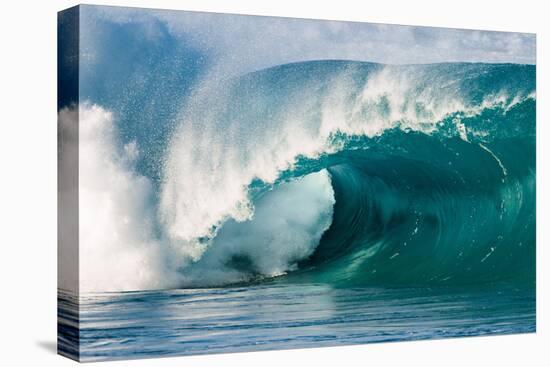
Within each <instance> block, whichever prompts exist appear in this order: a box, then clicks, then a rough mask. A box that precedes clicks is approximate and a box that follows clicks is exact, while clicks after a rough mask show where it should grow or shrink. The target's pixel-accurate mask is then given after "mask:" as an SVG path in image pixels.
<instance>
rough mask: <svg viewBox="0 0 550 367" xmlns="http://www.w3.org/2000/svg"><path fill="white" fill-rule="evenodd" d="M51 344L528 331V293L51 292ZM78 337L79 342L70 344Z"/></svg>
mask: <svg viewBox="0 0 550 367" xmlns="http://www.w3.org/2000/svg"><path fill="white" fill-rule="evenodd" d="M59 297H60V299H59V301H60V302H59V309H58V311H59V331H60V334H59V351H60V352H61V353H62V354H65V355H68V356H71V357H73V358H77V355H79V358H80V360H81V361H100V360H107V359H109V360H112V359H132V358H148V357H160V356H180V355H194V354H204V353H228V352H247V351H260V350H273V349H291V348H309V347H322V346H337V345H352V344H363V343H378V342H393V341H405V340H422V339H439V338H451V337H466V336H478V335H504V334H516V333H530V332H535V330H536V320H535V291H534V289H530V290H526V289H517V288H513V287H508V286H499V285H490V286H484V287H479V286H477V287H458V288H457V287H431V288H426V287H421V288H409V287H406V288H404V287H396V288H383V287H362V288H335V287H331V286H328V285H326V284H258V285H248V286H246V287H229V288H217V289H180V290H168V291H139V292H122V293H96V294H86V295H81V296H80V298H79V299H80V307H79V312H78V314H79V316H80V320H79V326H80V331H79V332H78V331H77V330H76V328H75V327H76V325H77V323H76V321H75V320H76V319H75V318H74V316H75V310H76V307H75V303H74V299H72V300H71V299H70V297H69V296H68V294H66V293H63V292H60V293H59ZM75 338H78V339H79V341H80V347H79V348H80V349H79V350H78V349H75V347H74V343H73V342H74V341H75Z"/></svg>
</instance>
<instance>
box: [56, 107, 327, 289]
mask: <svg viewBox="0 0 550 367" xmlns="http://www.w3.org/2000/svg"><path fill="white" fill-rule="evenodd" d="M72 115H75V111H66V110H63V111H61V112H60V120H62V121H63V120H64V119H65V118H69V117H70V116H72ZM73 120H74V119H73ZM79 120H80V133H79V136H80V139H79V149H80V168H79V172H80V175H79V180H80V184H79V198H80V199H79V200H80V203H79V207H80V218H79V228H80V233H79V239H80V244H79V246H80V256H79V257H80V261H79V267H80V270H79V271H80V290H81V291H84V292H90V291H120V290H137V289H158V288H169V287H177V286H189V285H199V284H203V285H217V284H226V283H229V282H235V281H239V280H244V279H246V278H247V277H248V276H249V275H250V272H249V271H248V270H244V269H243V270H238V269H234V268H231V267H229V266H226V265H228V261H230V260H231V258H232V257H234V256H244V257H247V258H248V259H249V260H250V262H251V266H252V268H253V271H254V273H255V274H256V275H263V276H276V275H280V274H283V273H285V272H287V271H290V270H293V269H294V268H295V267H296V262H297V261H299V260H301V259H303V258H305V257H307V256H309V255H310V254H311V253H312V252H313V251H314V249H315V247H316V246H317V244H318V242H319V239H320V237H321V235H322V233H323V232H324V231H325V230H326V229H327V228H328V227H329V225H330V223H331V221H332V207H333V204H334V196H333V192H332V187H331V185H330V178H329V175H328V172H326V171H322V172H319V173H315V174H311V175H308V176H306V177H305V178H303V179H301V180H297V181H294V182H290V183H286V184H282V185H280V186H278V187H277V188H276V189H274V190H272V191H270V192H268V193H266V194H265V195H264V196H263V197H262V198H261V199H260V200H259V201H258V203H257V208H256V211H255V212H254V214H252V212H249V214H247V216H243V217H239V216H235V217H236V218H235V219H236V220H241V221H244V223H239V222H237V221H236V220H235V219H234V220H232V221H231V222H230V223H228V224H227V225H226V226H225V227H224V228H223V230H222V231H220V232H219V236H218V238H216V241H215V242H214V243H213V244H210V245H211V246H212V251H209V252H208V256H205V258H204V259H201V256H202V252H203V251H204V249H205V248H206V247H205V245H200V244H199V241H197V238H195V237H190V238H189V239H188V240H186V241H184V240H182V241H180V242H173V241H172V240H169V239H167V237H168V236H166V235H165V234H164V233H163V232H166V231H167V229H166V228H164V227H162V224H160V223H159V222H158V220H157V218H158V215H157V212H156V202H155V198H154V197H153V190H152V184H151V182H150V181H149V180H148V179H147V178H146V177H144V176H142V175H139V174H138V173H136V168H135V162H136V159H137V158H138V157H139V147H138V145H137V143H136V142H135V141H133V142H131V143H129V144H126V145H124V146H120V143H119V142H118V139H117V130H116V123H115V121H114V117H113V114H112V113H111V112H109V111H108V110H106V109H104V108H102V107H100V106H97V105H91V104H83V105H81V106H80V109H79ZM70 126H72V125H70ZM201 184H208V181H206V182H202V183H201V182H200V181H195V185H201ZM243 195H245V194H243ZM202 205H208V202H202ZM211 205H213V208H215V207H216V204H215V202H212V203H211ZM195 210H197V211H199V209H198V208H197V209H195ZM243 211H244V210H243ZM159 227H160V234H158V233H157V231H155V228H159ZM201 246H202V247H204V248H202V247H201ZM197 249H199V250H200V251H197ZM64 250H66V249H64ZM195 251H196V252H195ZM70 276H71V274H68V275H67V277H70Z"/></svg>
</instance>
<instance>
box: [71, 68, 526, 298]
mask: <svg viewBox="0 0 550 367" xmlns="http://www.w3.org/2000/svg"><path fill="white" fill-rule="evenodd" d="M535 103H536V97H535V69H534V67H533V66H527V65H512V64H455V63H451V64H433V65H409V66H388V65H380V64H373V63H364V62H351V61H312V62H305V63H296V64H288V65H282V66H279V67H275V68H270V69H267V70H262V71H258V72H254V73H251V74H247V75H245V76H242V77H240V78H235V79H231V80H226V81H223V82H218V83H212V82H205V83H204V84H203V85H202V86H200V87H199V88H197V89H196V90H195V92H194V94H193V95H192V96H191V97H190V99H189V101H188V102H187V103H186V105H185V106H184V108H183V110H182V113H181V116H180V118H179V124H178V127H177V128H176V130H175V131H174V132H173V134H172V138H171V140H170V142H169V148H168V150H167V153H166V156H165V158H164V161H163V168H162V171H163V172H164V173H163V175H164V177H163V179H162V183H161V185H160V189H159V192H158V194H151V193H150V192H149V191H148V190H145V191H147V200H146V203H147V204H144V208H145V207H146V208H147V210H146V211H145V210H143V211H142V212H145V213H147V215H146V218H147V220H148V221H149V222H148V225H149V226H150V227H151V228H149V229H145V230H144V229H143V228H141V229H139V231H138V232H137V233H141V234H142V235H143V236H142V237H144V238H146V239H147V241H145V242H148V243H153V245H147V246H145V247H146V248H147V249H148V250H147V251H150V252H153V253H154V254H155V255H154V256H152V257H150V255H147V256H145V257H144V258H145V259H151V258H152V259H155V260H154V261H152V260H140V261H141V262H138V263H140V264H141V265H140V266H141V269H142V272H143V271H144V270H143V269H150V271H149V272H147V274H156V275H152V276H151V277H152V278H155V279H154V281H152V280H151V279H149V280H148V281H147V282H143V283H142V284H140V282H137V283H136V281H135V279H133V282H132V284H126V285H125V284H124V283H123V282H122V283H121V285H120V286H118V287H117V289H126V290H127V289H128V288H140V289H143V288H150V287H196V286H220V285H228V284H233V283H238V282H241V283H242V282H250V281H258V280H265V279H273V278H276V279H278V280H280V281H314V282H330V283H334V284H340V285H366V284H370V285H380V284H382V285H388V284H407V285H411V284H437V283H444V284H458V283H460V284H464V283H483V282H495V281H506V282H527V283H530V282H533V281H534V276H535V275H534V274H535V270H534V266H535V265H534V264H535V260H534V259H535V209H534V208H535ZM138 146H139V142H136V145H135V147H134V148H132V147H130V148H127V149H126V151H130V152H132V151H134V150H135V151H137V149H138ZM124 167H126V168H125V169H126V170H129V171H132V169H133V168H132V166H131V165H128V164H126V165H125V166H124ZM138 176H139V175H136V174H134V175H133V176H132V177H134V178H136V177H138ZM94 177H96V176H94ZM138 178H139V180H146V178H145V177H138ZM96 179H97V177H96ZM83 184H85V183H83ZM153 191H154V190H153ZM151 195H152V196H154V198H151V197H150V196H151ZM121 196H124V194H122V193H119V195H118V196H117V197H119V198H120V197H121ZM129 202H131V203H132V206H133V207H132V208H128V210H130V209H132V210H135V209H136V208H135V205H137V204H136V202H139V200H138V199H137V198H132V199H131V200H130V201H129ZM124 205H126V204H124ZM124 205H123V207H124ZM124 211H125V210H122V209H120V208H119V211H118V213H117V215H118V216H119V217H120V216H124ZM113 222H116V220H115V219H113ZM132 228H133V229H134V230H136V228H135V227H132ZM145 228H147V226H146V227H145ZM131 232H132V233H133V235H132V236H134V237H135V233H134V232H133V231H131ZM144 233H145V234H144ZM119 240H120V241H122V242H124V241H126V242H125V246H129V244H130V243H132V242H144V241H143V238H141V239H140V240H139V241H136V240H135V239H133V240H132V241H127V240H126V239H125V238H121V239H119ZM81 246H82V244H81ZM111 247H116V245H113V246H111ZM131 248H134V247H133V246H131ZM138 252H139V253H140V254H143V252H142V251H138ZM159 254H162V255H159ZM152 263H153V264H152ZM143 264H147V265H146V266H144V265H143ZM119 271H120V270H119ZM129 273H131V272H129ZM128 277H129V278H132V276H131V274H128ZM146 278H147V277H146ZM167 279H168V280H169V281H168V280H167ZM93 283H94V282H93V281H90V283H89V284H93ZM105 287H108V285H107V284H105V283H104V284H102V285H101V286H90V287H88V288H87V289H91V290H97V289H101V290H106V289H104V288H105Z"/></svg>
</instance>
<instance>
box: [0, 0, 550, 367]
mask: <svg viewBox="0 0 550 367" xmlns="http://www.w3.org/2000/svg"><path fill="white" fill-rule="evenodd" d="M95 3H96V4H106V5H126V6H141V7H157V8H167V9H184V10H203V11H216V12H230V13H242V14H259V15H275V16H277V15H280V16H289V17H302V18H318V19H335V20H355V21H368V22H378V23H395V24H412V25H426V26H443V27H458V28H474V29H488V30H502V31H520V32H532V33H537V49H538V55H537V108H538V111H537V115H538V116H537V125H538V130H537V138H538V144H537V147H538V152H537V154H538V167H537V178H538V183H537V185H538V186H537V187H538V193H537V195H538V205H537V211H538V213H537V218H538V233H537V234H538V236H537V260H538V266H537V268H538V282H537V285H538V297H537V310H538V312H537V330H538V331H537V334H530V335H519V336H498V337H476V338H467V339H454V340H443V341H441V340H440V341H423V342H403V343H391V344H375V345H373V344H371V345H364V346H354V347H337V348H324V349H309V350H294V351H281V352H261V353H244V354H232V355H215V356H199V357H185V358H181V357H180V358H165V359H155V360H141V361H132V362H127V361H124V362H111V363H101V364H100V365H102V366H103V365H106V366H110V365H113V366H121V365H124V366H125V365H130V366H153V365H154V366H176V365H177V366H212V365H220V364H223V365H224V366H239V367H244V366H279V367H280V366H300V365H302V366H309V365H318V366H332V365H346V367H348V366H365V365H389V366H392V365H407V366H416V365H419V366H420V365H421V366H438V367H439V366H442V365H443V366H466V365H473V366H483V365H487V366H520V365H525V366H541V365H546V366H548V365H549V363H550V351H549V350H550V337H549V336H550V319H549V317H548V313H549V310H550V301H549V294H550V287H549V282H548V280H549V274H550V271H549V270H548V267H546V266H548V265H550V259H549V253H550V251H548V248H547V245H548V244H547V242H548V240H549V238H550V228H549V223H548V220H547V218H548V214H547V213H546V211H547V210H548V207H549V205H550V201H549V199H548V197H549V195H548V189H547V188H548V187H550V186H549V180H548V171H547V167H548V165H547V163H548V145H547V144H548V143H547V142H548V141H549V139H550V136H549V134H548V127H547V125H546V123H547V122H548V120H549V106H550V103H549V102H548V98H549V84H550V77H549V71H548V68H549V67H550V64H549V59H550V55H549V50H550V25H548V22H549V21H548V14H549V13H550V12H549V10H547V9H545V6H544V4H545V1H540V0H539V1H527V0H522V1H518V0H516V1H513V2H512V1H510V2H508V1H504V0H501V1H480V0H477V1H475V0H474V1H470V0H454V1H427V0H426V1H424V0H411V1H406V0H403V1H397V0H376V1H369V2H367V1H352V0H337V1H331V2H326V3H321V2H320V1H311V2H307V1H303V0H302V1H299V0H288V1H287V0H265V1H261V2H260V1H253V0H233V1H227V0H226V1H223V0H200V1H199V0H180V1H167V0H159V1H152V0H149V1H145V0H143V1H138V0H133V1H132V0H126V1H122V0H120V1H97V2H95ZM8 4H9V5H8ZM75 4H77V3H76V2H73V1H61V0H60V1H40V2H35V3H31V2H30V1H23V0H21V1H10V2H7V1H6V2H4V3H3V5H2V9H1V13H0V14H1V21H0V27H2V29H1V32H0V37H1V43H0V50H1V54H0V63H1V67H0V72H1V77H0V88H1V89H0V90H1V91H2V94H1V98H0V111H1V113H0V185H1V186H0V246H1V247H0V272H1V276H0V280H1V291H0V365H3V366H18V365H27V366H44V365H45V366H49V365H69V364H71V363H74V362H71V361H69V360H67V359H64V358H62V357H59V356H57V355H56V354H55V353H54V350H55V340H56V162H57V158H56V147H57V145H56V134H57V133H56V21H57V15H56V12H57V11H58V10H61V9H64V8H67V7H69V6H72V5H75ZM545 188H546V189H545Z"/></svg>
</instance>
